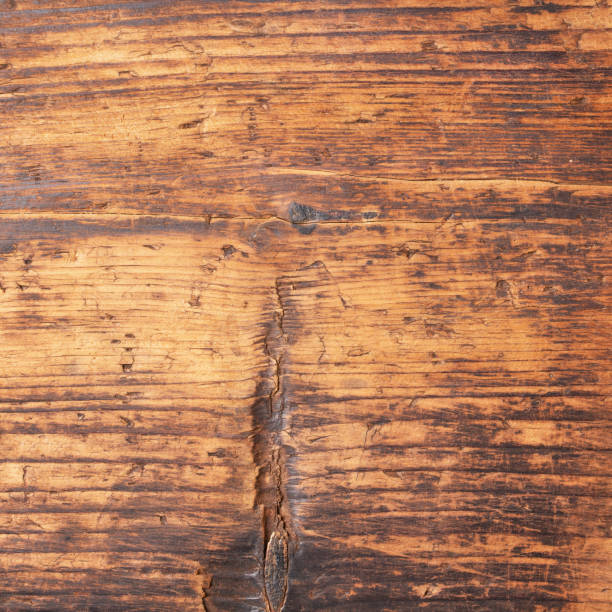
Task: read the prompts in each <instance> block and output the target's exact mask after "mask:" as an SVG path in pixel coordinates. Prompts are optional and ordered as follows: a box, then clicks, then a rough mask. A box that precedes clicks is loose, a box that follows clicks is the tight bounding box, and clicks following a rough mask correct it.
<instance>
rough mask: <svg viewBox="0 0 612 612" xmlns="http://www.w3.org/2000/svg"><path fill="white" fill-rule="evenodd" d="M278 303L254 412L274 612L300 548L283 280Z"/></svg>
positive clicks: (267, 596)
mask: <svg viewBox="0 0 612 612" xmlns="http://www.w3.org/2000/svg"><path fill="white" fill-rule="evenodd" d="M274 302H275V304H274V309H273V311H272V312H273V316H272V319H271V321H270V323H269V325H268V328H267V331H266V335H265V337H264V339H263V347H264V352H265V354H266V356H267V357H268V359H269V366H268V368H267V371H266V372H265V375H264V378H263V382H262V383H261V384H260V387H259V389H258V392H257V399H256V401H255V403H254V404H253V408H252V419H253V423H252V425H253V460H254V462H255V465H256V467H257V475H256V481H255V506H256V507H260V508H261V510H262V535H263V550H262V557H263V583H264V593H263V595H264V600H265V602H266V609H267V610H268V612H279V611H280V610H282V609H283V606H284V603H285V599H286V597H287V588H288V578H289V564H290V556H291V554H292V553H293V551H294V549H295V545H296V537H295V532H294V531H293V528H292V525H291V516H290V511H289V506H288V499H287V492H286V480H287V476H286V450H285V447H284V445H283V441H282V431H283V426H284V411H285V389H284V385H283V376H284V373H283V364H284V359H285V352H286V336H285V330H284V320H285V307H284V305H283V299H282V292H281V288H280V285H279V280H278V279H277V280H276V282H275V284H274Z"/></svg>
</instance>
